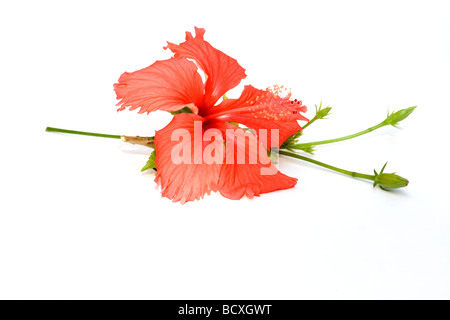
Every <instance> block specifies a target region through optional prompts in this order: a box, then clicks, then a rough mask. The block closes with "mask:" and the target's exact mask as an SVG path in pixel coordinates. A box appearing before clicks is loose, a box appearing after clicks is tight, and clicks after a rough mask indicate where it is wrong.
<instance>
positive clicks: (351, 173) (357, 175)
mask: <svg viewBox="0 0 450 320" xmlns="http://www.w3.org/2000/svg"><path fill="white" fill-rule="evenodd" d="M279 153H280V154H282V155H284V156H288V157H292V158H296V159H300V160H303V161H307V162H311V163H314V164H316V165H318V166H322V167H325V168H327V169H330V170H334V171H337V172H340V173H343V174H346V175H348V176H351V177H354V178H361V179H367V180H370V181H374V180H375V176H372V175H368V174H363V173H358V172H354V171H348V170H344V169H340V168H337V167H333V166H330V165H329V164H326V163H323V162H320V161H317V160H313V159H311V158H308V157H304V156H301V155H299V154H296V153H293V152H289V151H283V150H280V151H279Z"/></svg>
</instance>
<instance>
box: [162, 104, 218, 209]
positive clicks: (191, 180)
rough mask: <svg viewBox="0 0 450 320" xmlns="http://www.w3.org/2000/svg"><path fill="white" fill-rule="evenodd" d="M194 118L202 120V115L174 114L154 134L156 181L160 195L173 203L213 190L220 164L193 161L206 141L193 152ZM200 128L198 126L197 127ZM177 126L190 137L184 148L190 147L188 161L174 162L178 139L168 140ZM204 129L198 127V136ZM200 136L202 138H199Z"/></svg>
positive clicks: (183, 201)
mask: <svg viewBox="0 0 450 320" xmlns="http://www.w3.org/2000/svg"><path fill="white" fill-rule="evenodd" d="M194 121H199V122H200V123H203V118H202V117H200V116H198V115H195V114H186V113H183V114H178V115H175V116H174V118H173V119H172V121H171V122H170V123H169V124H168V125H167V126H166V127H165V128H163V129H162V130H159V131H157V132H156V134H155V150H156V158H155V164H156V168H157V170H158V171H157V175H156V178H155V181H156V183H157V184H158V185H159V186H160V187H161V191H162V195H163V196H164V197H167V198H169V199H171V200H172V201H173V202H177V201H180V202H181V203H185V202H187V201H193V200H198V199H201V198H203V196H204V195H205V194H209V193H210V192H211V191H217V181H218V178H219V173H220V167H221V164H216V163H213V164H206V163H205V162H204V161H202V163H201V164H195V162H196V161H195V159H194V158H195V157H196V159H197V160H198V159H199V157H202V154H200V152H201V153H203V151H204V149H205V147H206V146H208V145H209V144H210V143H208V142H203V145H202V146H201V148H200V149H199V150H197V151H199V152H196V147H195V146H194V126H195V124H194ZM200 128H201V127H200ZM177 129H182V130H183V129H184V130H186V132H188V133H189V135H190V137H191V140H190V141H189V142H190V145H188V147H190V148H191V155H190V164H189V163H188V164H185V163H179V164H176V163H174V159H173V157H172V152H173V150H174V148H175V147H176V145H178V144H179V143H180V142H178V140H177V141H172V134H173V132H174V131H175V130H177ZM204 131H205V130H204V129H202V133H201V135H203V132H204ZM200 139H202V138H201V137H200Z"/></svg>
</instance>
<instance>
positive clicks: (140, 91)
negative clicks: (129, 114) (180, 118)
mask: <svg viewBox="0 0 450 320" xmlns="http://www.w3.org/2000/svg"><path fill="white" fill-rule="evenodd" d="M197 69H198V68H197V66H196V65H195V63H194V62H192V61H188V60H187V59H186V58H172V59H169V60H163V61H156V62H155V63H154V64H152V65H151V66H149V67H147V68H144V69H141V70H138V71H135V72H131V73H129V72H125V73H123V74H122V75H121V76H120V78H119V82H118V83H116V84H114V90H115V91H116V94H117V99H119V100H120V102H119V103H118V104H117V105H118V106H120V108H119V109H118V111H121V110H124V109H125V107H130V110H134V109H137V108H140V110H139V113H144V112H147V113H150V112H152V111H156V110H164V111H176V110H180V109H182V108H183V107H185V106H187V107H189V108H190V109H191V110H192V112H194V113H197V112H198V106H199V105H201V103H202V101H203V92H204V85H203V82H202V79H201V77H200V75H199V74H198V72H197Z"/></svg>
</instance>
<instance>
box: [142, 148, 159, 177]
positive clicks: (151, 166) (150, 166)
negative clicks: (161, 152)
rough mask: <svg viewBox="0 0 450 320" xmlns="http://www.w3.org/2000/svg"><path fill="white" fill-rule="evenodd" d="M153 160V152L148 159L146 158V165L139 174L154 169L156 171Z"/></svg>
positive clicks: (154, 155) (154, 153)
mask: <svg viewBox="0 0 450 320" xmlns="http://www.w3.org/2000/svg"><path fill="white" fill-rule="evenodd" d="M155 158H156V151H155V150H153V152H152V154H151V155H150V158H148V160H147V163H146V164H145V166H144V167H143V168H142V169H141V172H142V171H145V170H149V169H155V170H156V164H155Z"/></svg>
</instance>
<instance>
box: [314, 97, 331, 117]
mask: <svg viewBox="0 0 450 320" xmlns="http://www.w3.org/2000/svg"><path fill="white" fill-rule="evenodd" d="M314 106H315V107H316V116H315V118H316V119H327V118H325V117H326V116H328V115H330V114H331V113H330V111H331V107H330V106H327V107H326V108H324V109H322V101H320V105H319V106H318V107H317V105H316V104H315V105H314Z"/></svg>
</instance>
